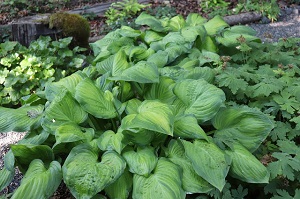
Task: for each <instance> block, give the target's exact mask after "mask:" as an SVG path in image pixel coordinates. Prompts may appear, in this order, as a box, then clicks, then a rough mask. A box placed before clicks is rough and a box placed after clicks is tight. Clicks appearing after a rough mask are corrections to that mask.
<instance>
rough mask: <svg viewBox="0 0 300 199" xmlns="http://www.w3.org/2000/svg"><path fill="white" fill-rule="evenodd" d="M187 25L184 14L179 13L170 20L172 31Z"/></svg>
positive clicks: (169, 25)
mask: <svg viewBox="0 0 300 199" xmlns="http://www.w3.org/2000/svg"><path fill="white" fill-rule="evenodd" d="M185 25H186V22H185V20H184V18H183V16H182V15H177V16H175V17H172V18H171V19H170V21H169V24H168V27H170V28H171V30H170V31H174V32H175V31H180V30H181V29H182V28H183V27H184V26H185Z"/></svg>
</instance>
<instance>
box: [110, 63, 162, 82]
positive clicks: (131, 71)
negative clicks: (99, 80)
mask: <svg viewBox="0 0 300 199" xmlns="http://www.w3.org/2000/svg"><path fill="white" fill-rule="evenodd" d="M110 79H111V80H124V81H132V82H138V83H157V82H159V73H158V69H157V67H156V66H155V65H154V64H153V63H151V62H146V61H140V62H138V63H136V64H135V65H133V66H131V67H130V68H128V69H126V70H124V71H123V72H122V73H120V74H118V75H116V76H115V75H113V77H111V78H110Z"/></svg>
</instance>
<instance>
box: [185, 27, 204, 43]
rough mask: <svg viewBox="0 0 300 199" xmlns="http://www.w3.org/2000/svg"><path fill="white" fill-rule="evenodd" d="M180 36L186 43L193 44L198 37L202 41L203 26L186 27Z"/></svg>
mask: <svg viewBox="0 0 300 199" xmlns="http://www.w3.org/2000/svg"><path fill="white" fill-rule="evenodd" d="M181 35H182V36H183V37H184V38H185V40H186V41H187V42H195V41H196V39H197V38H198V37H199V38H200V39H201V41H202V40H203V39H204V37H205V36H206V30H205V28H204V26H196V27H192V26H188V27H184V28H183V29H181Z"/></svg>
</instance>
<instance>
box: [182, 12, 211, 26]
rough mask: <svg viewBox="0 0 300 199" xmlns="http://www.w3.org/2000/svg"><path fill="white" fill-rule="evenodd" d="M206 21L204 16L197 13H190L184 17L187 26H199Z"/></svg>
mask: <svg viewBox="0 0 300 199" xmlns="http://www.w3.org/2000/svg"><path fill="white" fill-rule="evenodd" d="M206 21H207V19H206V18H204V17H202V16H200V15H199V14H197V13H190V14H189V15H188V16H187V18H186V23H187V24H188V25H189V26H199V25H203V24H204V23H205V22H206Z"/></svg>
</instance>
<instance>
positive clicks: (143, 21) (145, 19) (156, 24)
mask: <svg viewBox="0 0 300 199" xmlns="http://www.w3.org/2000/svg"><path fill="white" fill-rule="evenodd" d="M135 23H136V24H138V25H147V26H149V27H150V28H151V29H152V30H154V31H157V32H165V31H166V30H167V28H165V27H164V26H163V24H162V22H161V21H160V20H159V19H157V18H155V17H154V16H151V15H149V14H146V13H145V12H142V13H141V14H140V15H139V16H138V17H137V18H136V20H135Z"/></svg>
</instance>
